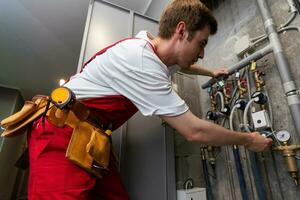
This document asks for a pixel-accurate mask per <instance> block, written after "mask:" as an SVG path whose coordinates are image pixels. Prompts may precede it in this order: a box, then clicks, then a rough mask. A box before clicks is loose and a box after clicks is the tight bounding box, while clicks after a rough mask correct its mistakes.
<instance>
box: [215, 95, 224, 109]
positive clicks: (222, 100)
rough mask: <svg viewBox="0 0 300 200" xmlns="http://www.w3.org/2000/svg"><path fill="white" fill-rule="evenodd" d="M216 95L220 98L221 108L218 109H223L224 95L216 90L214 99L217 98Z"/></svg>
mask: <svg viewBox="0 0 300 200" xmlns="http://www.w3.org/2000/svg"><path fill="white" fill-rule="evenodd" d="M217 96H220V100H221V110H220V111H223V110H224V107H225V104H224V95H223V94H222V92H220V91H218V92H217V93H216V99H217Z"/></svg>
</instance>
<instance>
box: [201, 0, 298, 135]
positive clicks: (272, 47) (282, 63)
mask: <svg viewBox="0 0 300 200" xmlns="http://www.w3.org/2000/svg"><path fill="white" fill-rule="evenodd" d="M257 4H258V7H259V10H260V12H261V16H262V19H263V21H264V26H265V29H266V32H267V35H268V38H269V41H270V44H269V45H268V46H266V47H264V48H263V49H261V50H259V51H257V52H256V53H253V54H252V55H250V56H249V57H247V58H245V59H243V60H241V61H240V62H238V63H237V64H235V65H234V66H232V67H230V68H229V69H228V71H229V74H233V73H234V72H235V71H237V70H239V69H241V68H243V67H245V66H246V65H248V64H249V63H250V62H251V61H253V60H258V59H260V58H262V57H263V56H265V55H266V54H268V53H270V52H271V51H273V53H274V58H275V61H276V64H277V65H276V66H277V69H278V71H279V75H280V78H281V82H282V85H283V89H284V93H285V95H286V97H287V102H288V105H289V108H290V111H291V114H292V118H293V121H294V126H295V130H296V133H297V135H298V138H299V139H300V123H299V121H300V97H299V92H298V90H297V88H296V84H295V82H294V80H293V79H292V75H291V71H290V66H289V63H288V62H287V58H286V56H285V55H284V53H283V49H282V45H281V42H280V40H279V35H278V33H277V29H276V25H275V23H274V22H273V19H272V17H271V14H270V10H269V7H268V5H267V3H266V0H257ZM215 82H216V79H210V80H209V81H208V82H206V83H205V84H203V85H202V88H203V89H205V88H207V87H209V86H211V85H212V84H214V83H215Z"/></svg>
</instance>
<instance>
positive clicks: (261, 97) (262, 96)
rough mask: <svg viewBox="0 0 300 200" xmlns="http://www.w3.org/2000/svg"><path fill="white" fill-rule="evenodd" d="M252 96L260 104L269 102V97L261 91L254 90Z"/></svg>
mask: <svg viewBox="0 0 300 200" xmlns="http://www.w3.org/2000/svg"><path fill="white" fill-rule="evenodd" d="M251 98H252V99H255V100H254V102H255V103H257V104H260V105H263V104H265V103H267V102H268V97H267V96H266V95H265V94H264V93H262V92H260V91H256V92H254V93H253V94H252V95H251Z"/></svg>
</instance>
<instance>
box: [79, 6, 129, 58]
mask: <svg viewBox="0 0 300 200" xmlns="http://www.w3.org/2000/svg"><path fill="white" fill-rule="evenodd" d="M129 24H130V15H129V11H126V10H123V9H119V8H117V7H115V6H111V5H109V4H106V3H103V2H97V1H95V3H94V8H93V12H92V16H91V22H90V27H89V32H88V35H87V44H86V49H85V54H84V61H86V60H88V59H89V58H90V57H92V56H93V55H94V54H95V53H96V52H98V51H99V50H101V49H102V48H104V47H106V46H108V45H110V44H112V43H114V42H116V41H118V40H121V39H123V38H126V37H128V36H129V35H128V27H129Z"/></svg>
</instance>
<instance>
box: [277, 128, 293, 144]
mask: <svg viewBox="0 0 300 200" xmlns="http://www.w3.org/2000/svg"><path fill="white" fill-rule="evenodd" d="M276 138H277V139H278V140H279V141H280V142H287V141H288V140H289V139H290V138H291V134H290V133H289V132H288V131H286V130H281V131H278V132H277V133H276Z"/></svg>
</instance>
